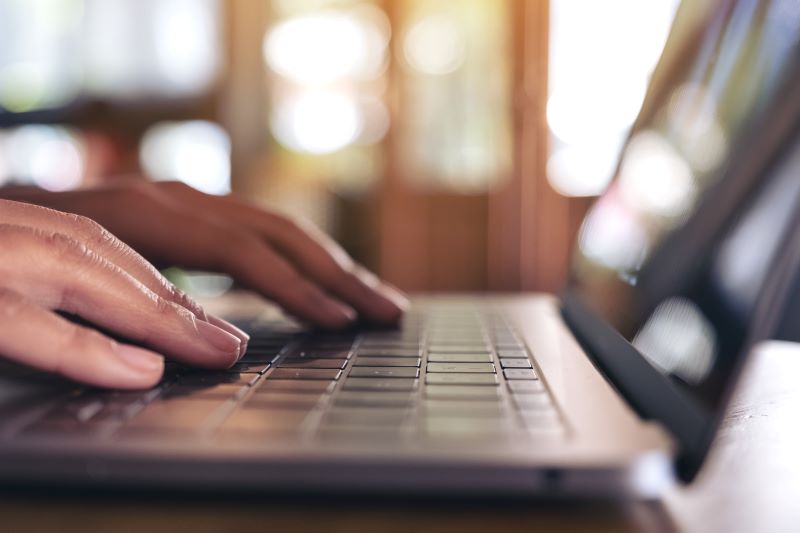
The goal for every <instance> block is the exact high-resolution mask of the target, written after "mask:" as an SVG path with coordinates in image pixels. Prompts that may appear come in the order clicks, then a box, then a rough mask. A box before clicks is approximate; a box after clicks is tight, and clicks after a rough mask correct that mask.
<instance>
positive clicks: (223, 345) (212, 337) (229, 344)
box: [197, 320, 242, 356]
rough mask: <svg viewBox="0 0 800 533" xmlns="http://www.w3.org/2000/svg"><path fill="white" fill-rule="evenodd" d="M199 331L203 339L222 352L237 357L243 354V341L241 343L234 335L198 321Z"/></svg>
mask: <svg viewBox="0 0 800 533" xmlns="http://www.w3.org/2000/svg"><path fill="white" fill-rule="evenodd" d="M197 331H199V332H200V336H201V337H203V339H205V341H206V342H208V343H209V344H211V345H212V346H213V347H214V348H216V349H217V350H220V351H221V352H224V353H236V354H237V356H238V355H239V353H240V352H241V345H242V341H240V340H239V338H238V337H236V336H235V335H232V334H230V333H228V332H227V331H225V330H223V329H221V328H218V327H217V326H215V325H213V324H209V323H208V322H203V321H202V320H198V321H197Z"/></svg>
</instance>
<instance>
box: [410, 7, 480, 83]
mask: <svg viewBox="0 0 800 533" xmlns="http://www.w3.org/2000/svg"><path fill="white" fill-rule="evenodd" d="M465 56H466V41H465V36H464V35H463V32H462V30H461V28H460V27H459V26H458V24H456V23H455V21H453V20H452V18H451V17H449V16H448V15H447V14H444V13H437V14H432V15H428V16H426V17H424V18H422V19H420V20H419V21H417V22H415V23H414V24H413V25H412V26H411V27H410V28H409V29H408V31H407V33H406V35H405V39H404V40H403V57H404V58H405V60H406V61H407V62H408V64H409V65H410V66H411V67H412V68H415V69H417V70H418V71H420V72H422V73H424V74H430V75H444V74H449V73H451V72H453V71H455V70H457V69H458V67H460V66H461V65H462V64H463V63H464V59H465Z"/></svg>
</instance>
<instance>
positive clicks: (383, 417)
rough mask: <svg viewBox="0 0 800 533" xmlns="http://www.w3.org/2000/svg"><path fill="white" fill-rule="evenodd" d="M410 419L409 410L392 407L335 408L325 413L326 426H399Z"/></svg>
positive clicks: (324, 422)
mask: <svg viewBox="0 0 800 533" xmlns="http://www.w3.org/2000/svg"><path fill="white" fill-rule="evenodd" d="M408 417H409V410H408V409H402V408H401V409H398V408H391V407H379V408H370V407H335V408H333V409H331V410H329V411H327V412H326V413H325V418H324V421H323V424H325V425H351V426H375V425H380V426H397V425H399V424H402V423H403V422H404V421H405V420H406V419H407V418H408Z"/></svg>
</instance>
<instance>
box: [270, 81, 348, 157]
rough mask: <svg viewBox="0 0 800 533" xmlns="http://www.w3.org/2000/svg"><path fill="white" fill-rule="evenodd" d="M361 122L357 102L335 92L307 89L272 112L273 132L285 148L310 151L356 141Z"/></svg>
mask: <svg viewBox="0 0 800 533" xmlns="http://www.w3.org/2000/svg"><path fill="white" fill-rule="evenodd" d="M362 125H363V117H362V115H361V111H360V109H359V107H358V106H357V105H356V102H355V101H354V100H353V99H352V98H351V97H349V96H346V95H343V94H339V93H336V92H327V91H308V92H306V93H301V94H299V95H297V96H295V97H293V98H292V99H290V100H289V101H287V102H285V103H284V104H283V105H282V106H281V107H280V108H279V109H277V110H275V112H274V113H273V115H272V131H273V133H274V134H275V136H276V138H277V139H278V141H279V142H280V143H281V144H283V145H285V146H286V147H287V148H290V149H292V150H296V151H299V152H307V153H311V154H326V153H330V152H335V151H337V150H339V149H341V148H343V147H345V146H347V145H348V144H350V143H352V142H353V141H355V140H356V139H357V138H358V136H359V133H360V132H361V128H362Z"/></svg>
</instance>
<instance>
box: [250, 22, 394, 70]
mask: <svg viewBox="0 0 800 533" xmlns="http://www.w3.org/2000/svg"><path fill="white" fill-rule="evenodd" d="M373 20H374V19H373ZM387 40H388V36H387V35H385V34H384V33H383V32H382V30H381V28H380V27H379V26H378V25H377V24H372V23H370V19H368V18H366V17H358V16H355V15H354V14H351V13H348V12H338V11H328V12H321V13H315V14H310V15H304V16H298V17H292V18H289V19H286V20H284V21H283V22H280V23H278V24H277V25H276V26H275V27H274V28H272V29H271V30H270V31H269V32H268V33H267V34H266V36H265V38H264V58H265V60H266V61H267V64H268V65H269V67H270V68H272V69H273V70H274V71H275V72H277V73H278V74H281V75H282V76H285V77H286V78H288V79H290V80H292V81H294V82H297V83H300V84H311V85H321V84H326V83H330V82H333V81H335V80H339V79H342V78H347V77H356V78H359V77H370V76H374V75H376V74H377V73H378V72H379V71H380V69H381V67H382V64H383V61H382V56H383V49H384V48H385V47H386V42H387Z"/></svg>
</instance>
